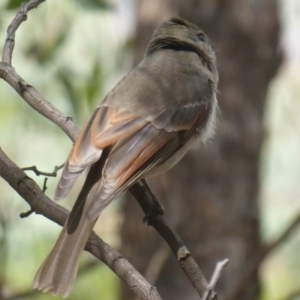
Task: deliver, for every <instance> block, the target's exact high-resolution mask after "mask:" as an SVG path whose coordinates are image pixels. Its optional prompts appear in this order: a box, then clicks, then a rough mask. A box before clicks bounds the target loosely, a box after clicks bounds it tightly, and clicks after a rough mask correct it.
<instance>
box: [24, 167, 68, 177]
mask: <svg viewBox="0 0 300 300" xmlns="http://www.w3.org/2000/svg"><path fill="white" fill-rule="evenodd" d="M64 165H65V164H62V165H60V166H55V167H54V170H53V171H52V172H51V173H50V172H43V171H40V170H39V169H38V168H37V167H36V166H32V167H26V168H22V170H23V171H32V172H34V173H35V175H36V176H40V175H43V176H49V177H56V176H57V172H58V171H59V170H60V169H62V168H63V167H64Z"/></svg>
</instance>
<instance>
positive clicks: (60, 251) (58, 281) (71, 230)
mask: <svg viewBox="0 0 300 300" xmlns="http://www.w3.org/2000/svg"><path fill="white" fill-rule="evenodd" d="M107 155H108V151H104V155H103V156H102V157H101V159H99V161H97V162H96V163H95V164H94V165H93V166H92V167H91V169H90V171H89V173H88V176H87V179H86V181H85V183H84V185H83V187H82V190H81V192H80V194H79V196H78V198H77V200H76V203H75V205H74V207H73V209H72V211H71V214H70V216H69V218H68V220H67V221H66V223H65V225H64V228H63V230H62V232H61V233H60V235H59V238H58V240H57V242H56V243H55V245H54V247H53V249H52V250H51V252H50V254H49V255H48V256H47V258H46V259H45V261H44V262H43V264H42V265H41V267H40V268H39V270H38V271H37V273H36V275H35V278H34V282H33V287H34V288H36V289H39V290H42V291H43V292H52V294H53V295H55V296H56V295H61V296H62V297H63V298H66V297H68V296H69V295H70V293H71V291H72V288H73V286H74V282H75V279H76V275H77V271H78V262H79V257H80V254H81V253H82V250H83V249H84V247H85V244H86V242H87V240H88V238H89V236H90V234H91V232H92V230H93V227H94V225H95V223H96V221H97V219H98V216H99V215H100V212H101V211H99V213H98V216H96V218H95V219H93V220H89V219H88V218H87V211H88V209H89V207H90V205H91V203H92V202H93V201H94V200H95V196H96V194H95V191H97V190H98V189H99V187H100V186H101V176H102V167H103V164H104V163H105V161H106V157H107Z"/></svg>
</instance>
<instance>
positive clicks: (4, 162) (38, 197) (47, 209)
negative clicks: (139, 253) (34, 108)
mask: <svg viewBox="0 0 300 300" xmlns="http://www.w3.org/2000/svg"><path fill="white" fill-rule="evenodd" d="M0 175H1V176H2V177H3V179H4V180H6V181H7V182H8V183H9V184H10V186H11V187H12V188H13V189H14V190H15V191H16V192H17V193H18V194H19V195H20V196H21V197H22V198H23V199H24V200H25V201H26V202H27V203H28V204H29V205H30V207H31V208H32V209H33V210H34V211H35V212H36V213H37V214H41V215H43V216H45V217H46V218H48V219H50V220H52V221H54V222H55V223H57V224H59V225H61V226H63V224H64V223H65V221H66V219H67V217H68V214H69V211H68V210H67V209H65V208H63V207H61V206H59V205H58V204H56V203H54V202H53V201H51V200H50V199H49V198H48V197H47V196H46V195H45V194H44V193H43V192H42V191H41V189H40V188H39V186H38V185H37V184H36V183H35V182H34V181H33V180H32V179H31V178H29V177H28V176H26V174H25V173H24V172H23V171H22V170H21V169H20V168H19V167H18V166H16V165H15V164H14V163H13V162H12V161H11V160H10V159H9V158H8V157H7V156H6V155H5V153H4V152H3V151H2V149H1V148H0ZM85 250H87V251H88V252H90V253H91V254H92V255H94V256H95V257H97V258H98V259H100V260H101V261H103V262H104V263H105V264H106V265H107V266H108V267H109V268H110V269H111V270H112V271H113V272H114V273H115V274H117V275H118V276H119V277H120V278H121V279H122V280H123V281H124V282H125V283H126V284H127V286H128V287H129V288H130V289H131V290H132V291H133V292H134V293H135V294H136V295H137V296H138V297H139V298H140V299H145V300H150V299H151V300H161V297H160V295H159V294H158V292H157V290H156V288H155V287H153V286H151V285H150V284H149V283H148V282H147V281H146V280H145V279H144V277H143V276H142V275H141V274H140V273H139V272H138V271H137V270H136V269H135V268H134V267H133V266H132V265H131V264H130V263H129V262H128V261H127V260H126V259H124V258H123V257H122V256H121V254H120V253H119V252H118V251H117V250H115V249H113V248H112V247H110V246H109V245H108V244H106V243H105V242H103V241H102V240H101V239H100V238H99V237H98V236H97V235H96V234H95V233H94V232H93V233H92V234H91V236H90V238H89V240H88V242H87V244H86V247H85Z"/></svg>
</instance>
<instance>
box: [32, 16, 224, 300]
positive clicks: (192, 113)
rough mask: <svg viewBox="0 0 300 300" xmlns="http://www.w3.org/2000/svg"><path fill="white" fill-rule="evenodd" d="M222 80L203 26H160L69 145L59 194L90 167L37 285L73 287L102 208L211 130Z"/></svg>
mask: <svg viewBox="0 0 300 300" xmlns="http://www.w3.org/2000/svg"><path fill="white" fill-rule="evenodd" d="M217 85H218V71H217V68H216V56H215V53H214V51H213V50H212V48H211V46H210V45H209V43H208V39H207V36H206V35H205V33H204V32H203V31H202V30H201V29H199V28H198V27H197V26H195V25H194V24H192V23H190V22H188V21H185V20H183V19H181V18H178V17H175V18H172V19H170V20H169V21H166V22H164V23H163V24H162V25H161V26H160V27H158V28H157V29H156V30H155V31H154V34H153V37H152V39H151V41H150V43H149V45H148V47H147V51H146V54H145V57H144V59H143V60H142V62H141V63H140V64H139V65H138V66H137V67H135V68H134V69H133V70H132V71H131V72H130V73H129V74H128V75H127V76H125V77H124V78H123V79H122V80H121V81H120V82H119V83H118V84H117V85H116V86H115V88H114V89H113V90H112V91H111V92H110V93H109V94H108V95H107V96H106V97H105V99H104V100H103V101H102V102H101V104H100V105H99V106H98V107H97V108H96V110H95V111H94V113H93V114H92V116H91V117H90V119H89V120H88V121H87V123H86V125H85V126H84V128H83V129H82V131H81V133H80V134H79V136H78V138H77V140H76V142H75V144H74V146H73V149H72V150H71V153H70V155H69V157H68V159H67V161H66V163H65V166H64V170H63V173H62V176H61V179H60V181H59V183H58V186H57V189H56V193H55V198H54V199H55V200H60V199H63V198H65V197H66V196H67V194H68V193H69V191H70V190H71V188H72V186H73V185H74V183H75V181H76V179H77V178H78V176H79V175H80V174H81V173H82V172H83V171H84V170H85V169H86V168H89V171H88V175H87V178H86V181H85V183H84V185H83V188H82V190H81V192H80V194H79V196H78V198H77V201H76V203H75V205H74V207H73V209H72V211H71V213H70V216H69V218H68V220H67V221H66V223H65V225H64V228H63V230H62V232H61V234H60V236H59V238H58V240H57V242H56V244H55V245H54V247H53V249H52V250H51V252H50V254H49V255H48V256H47V258H46V259H45V261H44V262H43V264H42V265H41V267H40V268H39V270H38V271H37V274H36V275H35V278H34V283H33V286H34V288H37V289H39V290H42V291H44V292H52V294H53V295H62V297H64V298H66V297H68V296H69V295H70V293H71V291H72V288H73V285H74V282H75V279H76V274H77V270H78V261H79V257H80V253H81V252H82V250H83V249H84V246H85V244H86V242H87V240H88V238H89V235H90V234H91V231H92V229H93V227H94V225H95V222H96V220H97V218H98V217H99V215H100V213H101V211H102V210H103V209H104V208H105V207H106V206H107V205H109V204H110V203H111V202H112V201H113V200H114V199H116V198H117V197H119V196H120V195H122V194H123V193H124V192H125V191H126V190H127V189H128V188H129V187H131V186H132V185H133V184H134V183H135V182H136V181H138V180H139V179H142V178H146V177H150V176H154V175H157V174H159V173H161V172H164V171H166V170H168V169H170V168H171V167H172V166H174V165H175V164H176V163H177V162H178V161H179V160H180V159H181V158H182V157H183V156H184V155H185V154H186V152H187V151H188V150H189V149H190V148H191V147H193V146H197V145H199V144H201V143H205V142H206V141H207V140H208V139H209V138H210V137H212V136H213V133H214V131H215V124H216V117H217V111H218V102H217V97H216V95H217Z"/></svg>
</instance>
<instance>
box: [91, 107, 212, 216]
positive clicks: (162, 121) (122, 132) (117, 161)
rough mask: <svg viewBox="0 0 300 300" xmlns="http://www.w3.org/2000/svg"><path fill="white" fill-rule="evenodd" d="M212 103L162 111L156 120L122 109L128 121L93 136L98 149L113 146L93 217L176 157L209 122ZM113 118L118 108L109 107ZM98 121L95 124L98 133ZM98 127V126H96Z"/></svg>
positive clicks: (94, 202)
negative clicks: (161, 165) (148, 173)
mask: <svg viewBox="0 0 300 300" xmlns="http://www.w3.org/2000/svg"><path fill="white" fill-rule="evenodd" d="M209 110H210V106H209V105H204V104H199V105H198V106H194V107H193V108H192V109H191V108H190V107H187V108H184V107H177V108H173V109H171V111H172V113H168V114H169V116H168V117H167V116H166V114H167V112H162V113H161V115H159V116H158V117H157V118H156V119H154V120H153V121H152V122H149V121H145V120H144V119H143V118H140V117H137V116H134V115H131V114H130V113H128V112H125V111H122V114H123V115H124V116H125V115H126V118H127V120H125V121H122V122H119V123H115V124H113V125H112V126H110V127H108V128H107V129H106V130H104V131H102V132H99V133H97V134H95V135H93V134H92V136H93V142H94V145H95V146H96V147H98V148H102V149H103V148H104V147H111V150H110V152H109V155H108V157H107V160H106V163H105V165H104V167H103V170H102V180H101V184H99V186H98V189H94V190H93V193H91V194H90V195H89V197H92V198H93V200H92V201H90V203H91V205H90V207H89V209H88V211H87V216H88V218H89V219H94V218H96V217H97V216H98V215H99V213H100V212H101V211H102V210H103V208H105V207H106V206H107V205H108V204H109V203H110V202H111V201H112V200H113V199H115V198H116V197H118V196H119V195H120V194H122V193H123V192H124V191H125V190H127V189H128V188H129V187H130V186H131V185H132V184H134V182H136V181H137V180H138V179H140V178H142V177H143V176H144V175H145V174H146V173H147V172H148V171H149V170H150V169H152V168H154V167H155V166H158V165H160V164H162V163H163V162H165V161H166V160H167V159H168V158H170V157H171V156H173V154H175V153H176V152H177V151H178V150H179V149H180V148H181V147H182V146H183V145H184V144H185V143H186V142H187V141H188V140H189V139H190V138H191V136H192V135H193V134H195V133H196V128H199V126H201V124H203V125H204V124H205V123H206V121H207V118H208V115H209ZM108 111H109V113H110V114H111V119H113V120H114V119H117V116H115V115H114V113H115V112H116V114H118V112H117V110H116V109H111V108H109V109H108ZM97 126H98V123H97V122H96V119H95V122H94V124H93V125H92V132H97ZM95 127H96V128H95Z"/></svg>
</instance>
